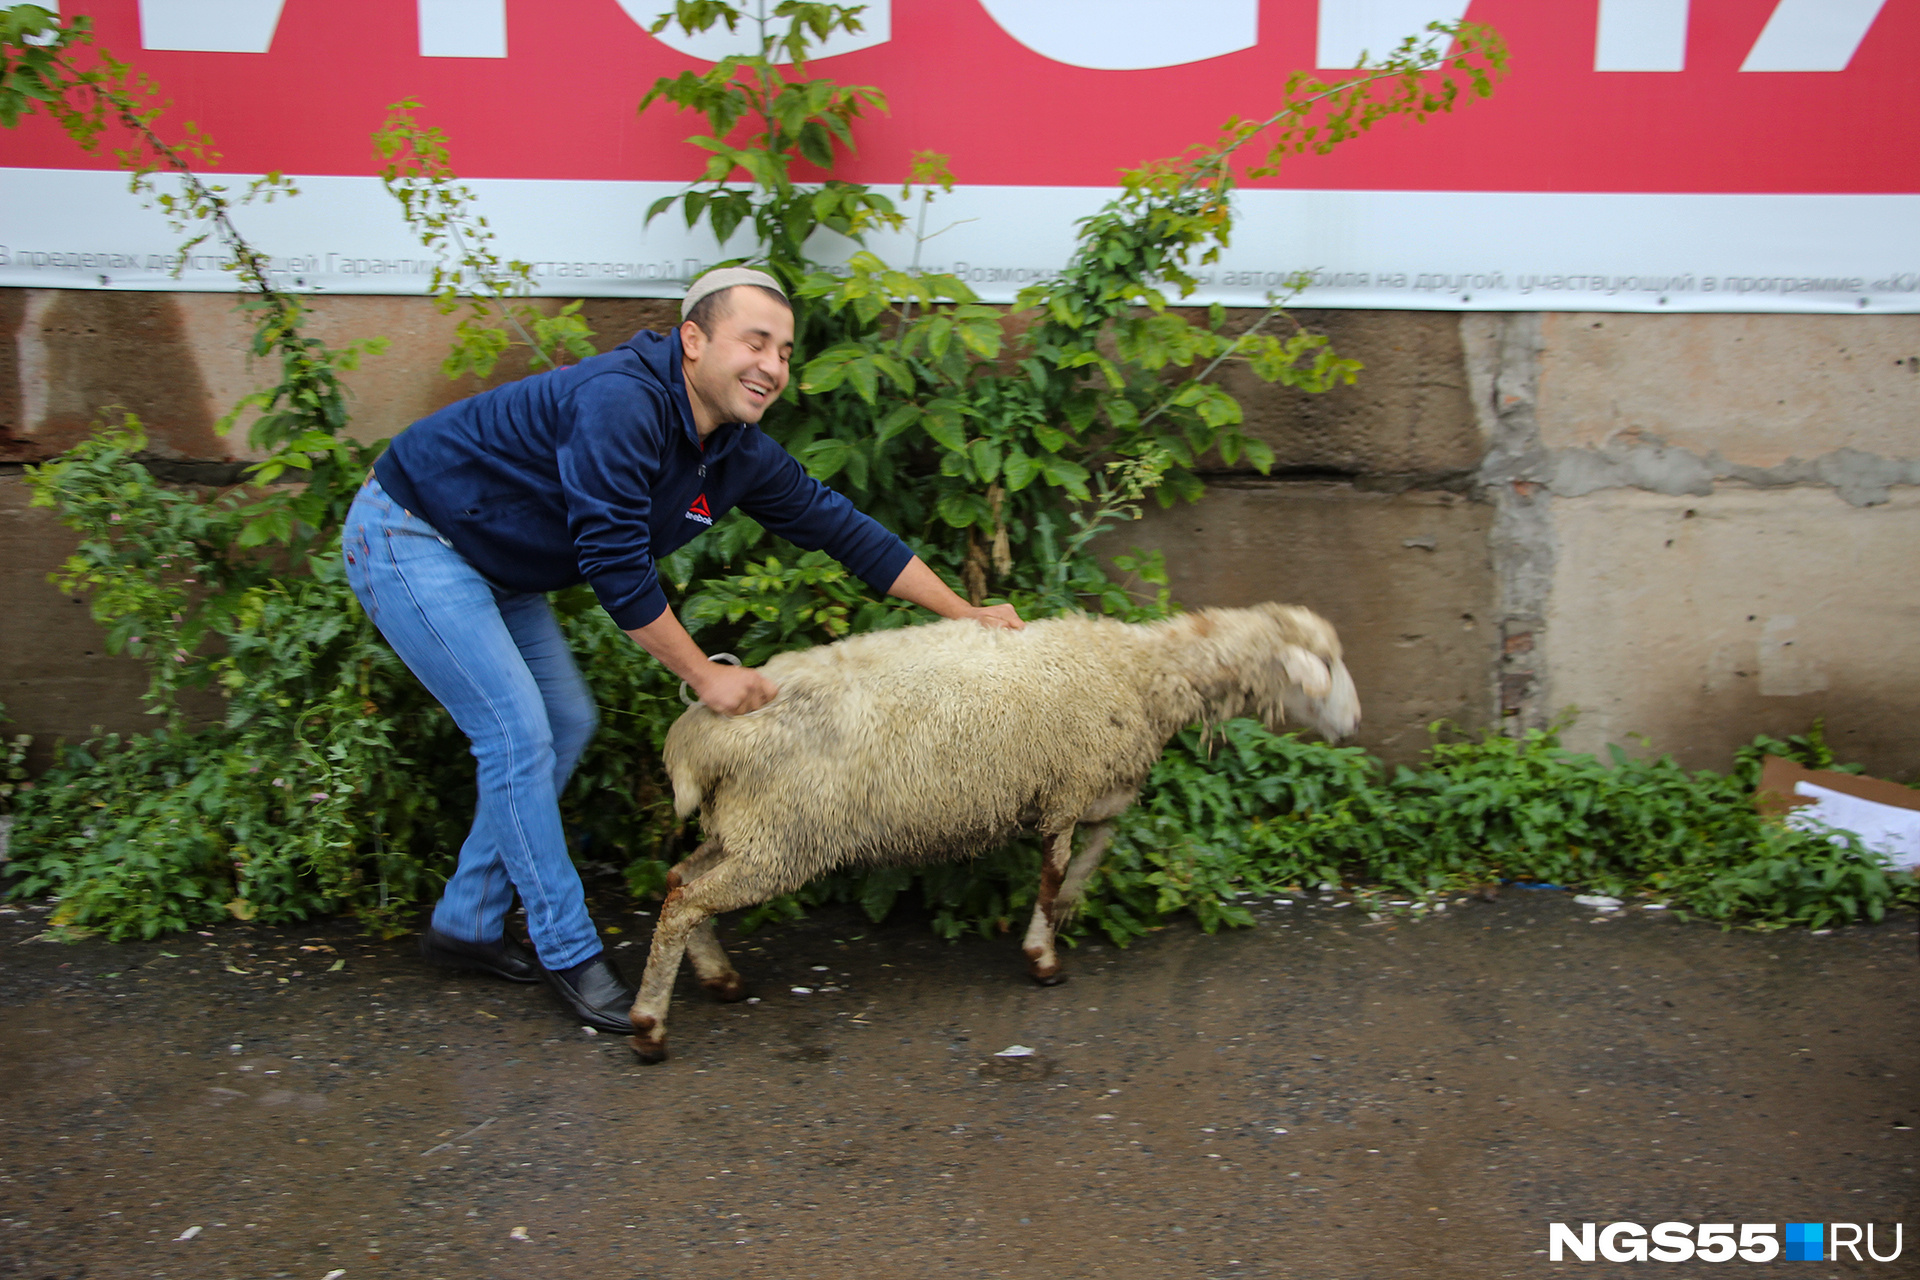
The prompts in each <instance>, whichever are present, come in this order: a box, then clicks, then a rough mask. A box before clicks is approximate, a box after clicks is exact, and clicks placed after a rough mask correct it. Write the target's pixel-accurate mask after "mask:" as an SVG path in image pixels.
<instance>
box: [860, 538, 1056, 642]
mask: <svg viewBox="0 0 1920 1280" xmlns="http://www.w3.org/2000/svg"><path fill="white" fill-rule="evenodd" d="M887 594H888V595H892V596H899V597H900V598H901V599H902V600H905V601H907V602H908V603H909V604H917V605H919V606H920V607H921V608H923V609H930V610H932V611H933V612H934V613H937V614H939V615H940V616H941V617H943V618H972V619H973V620H974V621H975V622H977V623H979V624H980V625H981V626H983V627H994V628H998V629H1001V630H1005V631H1024V630H1026V626H1027V624H1026V623H1025V622H1022V621H1021V620H1020V615H1019V614H1017V613H1015V612H1014V610H1013V606H1012V605H1010V604H994V605H987V606H985V607H984V608H981V607H976V606H974V605H970V604H968V603H967V602H966V601H965V600H962V599H961V598H960V597H959V596H957V595H955V594H954V592H953V588H952V587H949V586H948V585H947V584H946V583H945V582H942V581H941V580H940V575H939V574H937V573H935V572H934V571H933V570H931V569H929V568H927V565H926V562H925V561H924V560H922V559H921V558H920V557H919V556H915V557H914V558H913V559H911V560H909V561H907V567H906V568H904V569H902V570H901V571H900V576H899V577H897V578H895V579H894V580H893V585H892V586H891V587H888V588H887Z"/></svg>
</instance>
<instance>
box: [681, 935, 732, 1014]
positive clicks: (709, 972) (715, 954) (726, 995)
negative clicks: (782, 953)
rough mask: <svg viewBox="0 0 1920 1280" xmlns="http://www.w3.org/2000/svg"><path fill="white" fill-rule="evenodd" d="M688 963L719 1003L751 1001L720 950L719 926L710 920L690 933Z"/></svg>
mask: <svg viewBox="0 0 1920 1280" xmlns="http://www.w3.org/2000/svg"><path fill="white" fill-rule="evenodd" d="M687 959H689V960H691V961H693V972H694V975H695V976H696V977H698V978H699V979H700V985H701V986H702V987H704V988H705V989H706V992H707V994H708V995H710V996H712V997H713V998H714V999H715V1000H719V1001H722V1002H724V1003H726V1004H732V1003H733V1002H734V1001H736V1000H745V999H746V998H747V984H746V982H745V981H744V980H743V979H742V978H741V977H740V974H739V972H738V971H737V970H736V969H735V968H734V967H733V961H731V960H729V959H728V958H727V953H726V951H725V950H724V949H723V948H722V947H721V946H720V931H719V922H718V921H716V920H715V919H714V918H713V917H712V916H708V917H707V918H706V919H705V920H702V921H701V922H700V923H699V924H696V925H695V926H693V928H692V929H690V930H689V931H688V932H687Z"/></svg>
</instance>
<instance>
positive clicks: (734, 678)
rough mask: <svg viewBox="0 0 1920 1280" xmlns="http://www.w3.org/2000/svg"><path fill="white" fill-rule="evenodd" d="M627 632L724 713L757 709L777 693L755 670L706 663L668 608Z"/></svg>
mask: <svg viewBox="0 0 1920 1280" xmlns="http://www.w3.org/2000/svg"><path fill="white" fill-rule="evenodd" d="M627 634H628V635H629V636H631V637H632V638H633V641H634V643H636V644H638V645H639V646H640V647H641V648H642V649H645V650H646V651H647V652H648V653H650V654H652V655H653V656H654V657H656V658H658V659H659V660H660V665H662V666H664V667H665V668H666V669H667V670H669V671H671V672H673V674H675V675H677V676H679V677H680V678H681V679H682V680H685V681H686V682H687V683H688V684H689V685H691V686H692V687H693V691H694V692H695V693H697V694H698V695H700V701H701V702H703V703H705V704H706V705H707V706H709V707H711V708H712V709H713V710H715V711H717V712H719V713H720V714H721V715H723V716H739V715H745V714H746V713H747V712H749V711H758V710H759V709H760V708H761V707H764V706H766V705H767V704H768V703H769V702H772V701H773V700H774V698H775V697H776V696H778V694H779V692H780V690H779V688H778V687H777V686H775V685H774V683H773V681H771V680H769V679H767V678H766V677H765V676H763V675H761V674H760V673H759V672H758V671H749V670H747V669H746V668H745V667H729V666H725V665H723V664H721V663H718V662H709V661H708V660H707V655H706V654H704V653H702V652H700V646H699V645H697V644H695V643H694V642H693V637H692V636H689V635H688V634H687V629H686V628H685V627H683V626H681V625H680V620H679V619H678V618H676V617H674V616H673V610H671V609H669V610H667V611H666V612H665V613H663V614H661V615H660V616H659V617H657V618H655V619H654V620H653V621H652V622H649V623H648V624H647V625H646V626H644V627H634V628H633V629H631V630H630V631H628V632H627Z"/></svg>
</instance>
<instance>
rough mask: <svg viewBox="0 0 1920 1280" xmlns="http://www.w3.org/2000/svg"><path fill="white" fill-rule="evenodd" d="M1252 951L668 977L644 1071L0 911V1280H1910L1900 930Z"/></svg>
mask: <svg viewBox="0 0 1920 1280" xmlns="http://www.w3.org/2000/svg"><path fill="white" fill-rule="evenodd" d="M617 906H618V904H617V903H611V904H609V905H608V907H607V909H604V910H603V911H602V912H601V919H602V920H603V921H604V922H615V921H622V922H623V923H624V926H625V931H624V932H622V933H620V934H618V935H613V934H610V935H609V939H608V940H609V942H610V943H611V944H613V945H614V946H615V947H616V951H615V954H616V955H617V956H619V957H620V958H621V959H622V960H623V961H624V962H625V964H626V966H627V967H628V968H629V970H630V974H631V976H634V977H637V976H638V971H639V968H640V963H641V957H642V955H643V954H644V947H645V942H646V937H647V931H648V925H649V920H648V919H646V918H644V917H638V918H636V917H634V916H632V915H631V914H628V915H626V916H624V918H623V917H622V915H620V914H619V913H618V911H616V910H615V909H614V908H615V907H617ZM1258 914H1259V916H1260V920H1261V923H1260V925H1259V927H1257V928H1253V929H1247V930H1240V931H1235V932H1232V933H1224V934H1219V935H1216V936H1213V937H1207V936H1205V935H1202V934H1200V933H1198V932H1197V931H1195V930H1193V929H1191V928H1189V927H1187V926H1185V925H1174V926H1172V927H1169V928H1166V929H1163V930H1161V931H1158V932H1156V933H1154V934H1153V935H1151V936H1150V937H1149V938H1147V939H1146V940H1144V941H1142V942H1140V943H1138V944H1136V945H1134V946H1133V947H1131V948H1128V949H1127V950H1124V951H1120V950H1116V949H1114V948H1112V947H1108V946H1095V945H1083V946H1081V947H1079V948H1077V949H1076V950H1074V951H1072V952H1070V953H1069V954H1068V965H1069V971H1070V973H1071V974H1072V979H1071V981H1070V982H1068V983H1067V984H1066V985H1064V986H1060V987H1055V988H1049V989H1042V988H1037V987H1034V986H1032V985H1030V984H1029V983H1028V982H1027V981H1026V979H1025V978H1024V977H1023V976H1022V969H1023V963H1024V962H1023V961H1022V959H1021V957H1020V955H1019V948H1018V945H1017V942H1016V940H1015V939H1013V938H1011V937H1008V938H1000V939H994V940H981V939H969V940H966V941H963V942H961V943H958V944H954V945H949V944H946V943H943V942H941V941H939V940H938V939H936V938H934V937H933V936H932V935H931V934H929V933H928V932H927V931H926V928H925V924H924V921H920V920H916V919H913V918H910V917H907V916H905V915H904V913H903V914H902V916H901V918H899V919H898V920H896V921H893V922H889V923H888V924H887V925H885V926H883V927H879V928H875V927H873V926H871V925H869V924H867V922H866V921H865V920H864V918H862V917H859V916H857V915H855V914H852V913H837V912H826V913H821V914H818V915H816V916H814V917H813V918H811V919H809V920H806V921H803V922H800V923H798V924H794V925H790V926H785V927H781V928H776V929H769V930H766V931H763V932H761V933H758V934H755V935H753V936H751V937H748V938H745V939H737V940H736V939H733V938H732V937H731V935H730V933H729V932H728V931H726V930H723V937H726V938H728V940H729V945H730V949H732V951H733V953H734V956H735V960H736V963H737V964H738V966H739V968H740V969H741V971H742V973H743V974H744V975H745V976H746V978H747V980H748V982H749V983H750V984H751V985H752V987H753V989H754V991H755V992H756V994H757V996H758V997H759V1002H758V1003H753V1004H738V1005H716V1004H712V1003H709V1002H707V1001H706V1000H705V999H704V998H702V997H701V996H700V995H699V993H698V991H697V989H695V988H694V987H693V986H692V983H691V981H690V979H688V978H687V977H685V976H684V975H683V978H682V982H681V990H680V993H679V996H678V998H677V1000H676V1003H675V1005H674V1012H673V1020H672V1029H671V1044H672V1050H673V1057H672V1058H671V1059H670V1060H669V1061H668V1062H667V1063H666V1064H665V1065H663V1066H659V1067H642V1066H640V1065H638V1064H637V1063H636V1062H635V1061H634V1059H633V1058H632V1056H631V1054H630V1053H629V1051H628V1050H627V1048H626V1047H625V1044H624V1042H623V1041H622V1040H620V1039H619V1038H616V1037H609V1036H591V1035H588V1034H586V1033H584V1032H583V1031H582V1030H581V1029H580V1028H579V1027H577V1026H575V1025H573V1024H571V1023H570V1022H568V1021H567V1020H566V1019H565V1018H564V1017H563V1016H562V1014H561V1013H560V1011H559V1008H558V1006H557V1005H555V1004H553V1003H552V1001H551V999H550V997H549V996H548V995H547V994H546V992H545V991H544V989H542V988H538V987H523V986H512V985H509V984H505V983H501V982H498V981H494V980H489V979H486V978H482V977H477V976H466V975H446V974H442V973H438V972H436V971H433V970H429V969H426V968H423V967H422V966H421V965H420V964H419V963H418V962H417V960H415V959H414V958H413V956H412V953H411V944H412V940H411V939H403V940H400V941H397V942H393V943H382V942H376V941H372V940H369V939H366V938H364V937H363V936H360V935H359V934H358V933H357V932H356V930H355V928H354V927H353V926H352V925H351V924H349V923H346V922H325V923H320V924H315V925H309V926H305V927H296V928H285V929H280V928H258V927H252V926H246V925H237V924H236V925H233V926H229V927H223V928H220V929H216V930H214V931H212V933H211V936H203V935H198V934H188V935H176V936H173V937H170V938H166V939H163V940H160V941H156V942H151V943H138V944H124V945H120V946H110V945H107V944H103V943H96V942H88V943H83V944H79V945H74V946H62V945H56V944H49V943H45V942H29V941H25V939H28V938H31V937H33V936H34V935H35V934H36V933H38V931H39V930H40V928H41V927H42V924H43V921H44V915H42V914H40V913H38V912H36V911H34V910H32V909H30V908H25V907H18V908H15V909H13V910H11V911H8V912H7V913H5V914H0V1000H3V1001H4V1007H5V1009H6V1010H7V1016H6V1018H5V1019H4V1024H0V1073H4V1074H0V1080H3V1081H4V1083H3V1084H0V1097H4V1100H5V1105H4V1107H3V1108H0V1277H9V1278H11V1277H33V1278H34V1280H43V1278H44V1280H54V1278H56V1277H57V1278H59V1280H79V1278H81V1277H89V1278H92V1277H123V1276H124V1277H156V1278H159V1277H165V1278H173V1280H215V1278H225V1277H234V1278H244V1280H254V1278H257V1277H298V1278H299V1280H323V1278H325V1277H327V1276H329V1275H331V1276H333V1278H334V1280H367V1278H372V1277H407V1278H409V1280H411V1278H414V1277H418V1278H421V1280H430V1278H432V1277H445V1278H446V1280H473V1278H481V1277H499V1278H501V1280H523V1278H537V1280H544V1278H545V1277H574V1276H578V1277H596V1278H611V1277H618V1278H623V1280H624V1278H627V1277H634V1278H639V1277H647V1278H651V1277H676V1278H677V1277H696V1276H697V1277H703V1278H704V1277H714V1276H727V1277H734V1276H740V1277H842V1276H855V1275H860V1276H873V1277H918V1276H946V1275H953V1276H1014V1277H1020V1276H1033V1275H1046V1276H1056V1277H1083V1276H1084V1277H1092V1276H1096V1275H1098V1276H1104V1277H1121V1278H1126V1280H1131V1278H1133V1277H1139V1278H1141V1280H1162V1278H1169V1277H1239V1276H1287V1277H1295V1276H1298V1277H1340V1278H1342V1280H1345V1278H1365V1277H1433V1278H1436V1280H1450V1278H1452V1277H1463V1278H1464V1277H1470V1276H1471V1277H1493V1276H1548V1275H1559V1274H1574V1275H1580V1274H1596V1275H1612V1274H1627V1273H1634V1274H1643V1273H1644V1272H1645V1270H1646V1268H1645V1266H1640V1267H1637V1268H1636V1267H1635V1266H1634V1265H1632V1264H1627V1265H1616V1264H1609V1263H1606V1262H1604V1261H1598V1262H1593V1263H1579V1262H1574V1261H1564V1262H1560V1263H1554V1262H1551V1261H1550V1260H1549V1258H1548V1255H1547V1252H1546V1250H1547V1243H1548V1233H1547V1224H1548V1223H1549V1222H1552V1221H1563V1222H1568V1223H1572V1224H1579V1223H1582V1222H1598V1223H1601V1224H1605V1223H1609V1222H1613V1221H1617V1220H1630V1221H1634V1222H1638V1223H1641V1224H1643V1225H1647V1226H1651V1225H1652V1224H1654V1223H1658V1222H1664V1221H1680V1222H1688V1223H1701V1222H1724V1223H1735V1224H1738V1223H1776V1224H1778V1223H1783V1222H1789V1221H1791V1222H1802V1221H1805V1222H1826V1223H1832V1222H1835V1221H1844V1222H1855V1223H1860V1224H1867V1223H1873V1224H1877V1225H1876V1232H1877V1239H1876V1243H1877V1244H1878V1247H1879V1249H1880V1251H1881V1252H1882V1253H1883V1254H1884V1253H1885V1252H1887V1250H1888V1248H1889V1238H1890V1232H1891V1229H1892V1224H1894V1223H1903V1224H1904V1233H1905V1251H1904V1253H1903V1255H1902V1257H1901V1259H1900V1260H1898V1261H1895V1262H1888V1263H1874V1262H1871V1261H1863V1262H1861V1263H1859V1264H1855V1263H1852V1262H1851V1261H1847V1260H1844V1259H1843V1261H1841V1262H1839V1263H1794V1264H1786V1263H1782V1264H1780V1265H1781V1266H1783V1267H1786V1268H1788V1274H1790V1275H1793V1276H1806V1277H1816V1276H1818V1277H1826V1276H1830V1275H1831V1276H1837V1275H1853V1274H1865V1275H1875V1276H1887V1277H1894V1276H1914V1275H1920V1262H1917V1261H1916V1259H1920V1242H1916V1241H1915V1240H1914V1236H1915V1234H1916V1231H1920V1212H1916V1195H1915V1191H1916V1188H1920V1181H1917V1180H1916V1177H1915V1173H1914V1170H1915V1168H1916V1167H1917V1165H1920V1161H1916V1156H1920V1151H1917V1150H1916V1141H1915V1139H1916V1132H1915V1129H1914V1127H1913V1126H1914V1125H1915V1124H1916V1122H1917V1119H1920V1090H1916V1087H1915V1086H1916V1066H1920V1053H1917V1052H1916V1050H1920V965H1917V964H1916V954H1915V924H1914V921H1913V920H1912V919H1911V918H1910V917H1909V918H1905V919H1901V920H1895V921H1891V922H1889V923H1887V924H1884V925H1880V926H1876V927H1872V928H1855V929H1842V930H1838V931H1835V932H1833V933H1831V934H1829V935H1825V936H1814V935H1809V934H1807V933H1805V932H1804V931H1797V932H1792V933H1785V934H1772V935H1768V934H1756V933H1740V932H1734V933H1726V932H1722V931H1720V930H1718V929H1717V928H1714V927H1712V926H1709V925H1704V924H1689V923H1684V922H1681V921H1678V920H1674V919H1671V918H1668V917H1666V916H1664V915H1663V914H1662V913H1657V912H1648V911H1629V912H1627V913H1624V914H1623V915H1621V916H1619V917H1616V918H1611V919H1607V920H1605V921H1604V922H1603V923H1596V922H1595V916H1594V913H1593V912H1591V911H1589V910H1587V909H1584V908H1582V907H1579V906H1576V905H1575V904H1573V903H1572V902H1571V901H1570V900H1569V899H1568V897H1567V896H1566V895H1564V894H1556V893H1539V892H1534V893H1524V892H1522V893H1513V892H1510V893H1508V894H1507V895H1506V896H1504V897H1503V898H1502V899H1501V900H1500V901H1498V902H1494V903H1481V902H1477V901H1476V902H1472V903H1466V904H1459V905H1454V906H1452V908H1451V909H1450V910H1448V911H1447V912H1446V913H1445V914H1444V915H1441V916H1437V917H1434V918H1428V919H1423V920H1410V919H1395V918H1391V917H1389V918H1387V919H1385V920H1382V921H1379V922H1375V921H1372V920H1369V919H1368V918H1367V917H1366V915H1365V914H1364V913H1363V912H1362V911H1361V910H1359V909H1357V908H1352V907H1344V906H1340V905H1337V900H1330V901H1326V902H1319V901H1318V900H1315V902H1314V903H1313V905H1309V904H1307V903H1297V904H1295V905H1292V906H1284V907H1283V906H1273V905H1268V906H1263V907H1261V908H1260V909H1259V911H1258ZM800 988H805V989H806V990H807V991H808V992H809V993H810V994H798V993H797V990H796V989H800ZM1015 1044H1019V1045H1025V1046H1029V1047H1030V1048H1032V1049H1033V1050H1034V1051H1035V1052H1034V1054H1033V1055H1032V1056H1031V1057H1026V1058H1011V1059H1009V1058H997V1057H995V1056H993V1055H995V1054H996V1053H997V1052H998V1051H999V1050H1002V1049H1005V1048H1007V1047H1009V1046H1012V1045H1015ZM1702 1268H1706V1269H1708V1270H1713V1264H1708V1263H1688V1264H1680V1265H1678V1266H1677V1269H1678V1270H1681V1271H1694V1270H1699V1269H1702ZM1660 1269H1662V1270H1666V1269H1674V1268H1672V1267H1671V1264H1670V1265H1669V1266H1668V1267H1662V1268H1660Z"/></svg>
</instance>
